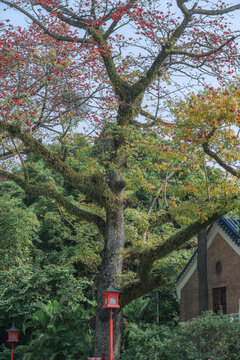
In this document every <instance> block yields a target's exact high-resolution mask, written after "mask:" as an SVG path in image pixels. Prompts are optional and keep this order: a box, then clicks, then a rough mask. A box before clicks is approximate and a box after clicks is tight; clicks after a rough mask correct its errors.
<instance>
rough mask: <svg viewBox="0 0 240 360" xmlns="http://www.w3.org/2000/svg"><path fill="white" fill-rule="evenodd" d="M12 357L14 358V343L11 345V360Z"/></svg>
mask: <svg viewBox="0 0 240 360" xmlns="http://www.w3.org/2000/svg"><path fill="white" fill-rule="evenodd" d="M13 357H14V342H13V343H12V351H11V360H13Z"/></svg>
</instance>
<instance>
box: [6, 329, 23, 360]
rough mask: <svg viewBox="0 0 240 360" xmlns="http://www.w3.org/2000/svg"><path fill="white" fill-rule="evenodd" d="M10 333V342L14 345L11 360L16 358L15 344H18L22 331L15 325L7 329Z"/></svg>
mask: <svg viewBox="0 0 240 360" xmlns="http://www.w3.org/2000/svg"><path fill="white" fill-rule="evenodd" d="M7 332H8V342H10V343H12V350H11V360H13V358H14V343H18V341H19V340H18V334H19V332H20V329H18V328H16V327H15V326H14V324H13V325H12V327H11V328H10V329H7Z"/></svg>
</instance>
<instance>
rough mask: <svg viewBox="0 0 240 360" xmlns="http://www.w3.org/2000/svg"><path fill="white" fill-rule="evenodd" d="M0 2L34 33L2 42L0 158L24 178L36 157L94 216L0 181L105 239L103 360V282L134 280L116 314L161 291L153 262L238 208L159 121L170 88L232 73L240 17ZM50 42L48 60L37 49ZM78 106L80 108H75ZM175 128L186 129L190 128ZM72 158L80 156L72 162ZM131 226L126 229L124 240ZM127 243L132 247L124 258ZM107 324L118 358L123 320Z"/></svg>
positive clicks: (187, 5)
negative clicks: (14, 162) (15, 161)
mask: <svg viewBox="0 0 240 360" xmlns="http://www.w3.org/2000/svg"><path fill="white" fill-rule="evenodd" d="M0 3H2V4H5V5H6V6H8V7H10V8H12V9H15V10H16V11H19V12H21V13H22V14H24V15H25V16H26V17H27V18H28V20H30V21H31V22H32V23H33V24H34V26H33V27H32V28H29V29H25V30H24V31H23V30H21V29H19V32H18V33H17V32H14V31H13V30H12V32H14V33H12V34H11V33H9V34H6V35H8V36H7V39H6V41H5V40H4V41H1V47H2V48H1V53H0V54H1V85H2V89H1V91H2V99H1V120H0V128H1V131H2V146H3V150H4V155H5V157H8V156H11V155H12V154H14V153H16V152H17V153H18V155H19V157H20V159H21V162H22V165H23V168H24V156H23V154H24V153H25V152H28V153H29V152H31V153H34V154H36V155H37V156H39V157H41V158H42V159H43V160H44V161H45V162H46V164H47V165H48V166H49V167H50V168H52V169H53V170H55V171H56V172H57V173H59V174H60V175H61V176H62V177H63V179H64V180H65V181H66V182H67V183H69V184H70V185H71V186H72V187H74V188H75V189H76V190H78V191H79V192H80V193H81V194H83V195H84V196H85V198H86V202H87V203H88V205H89V204H92V206H88V207H87V206H86V202H85V204H82V203H81V202H79V203H73V202H71V201H70V200H69V199H68V198H65V197H64V196H63V195H62V194H61V193H59V192H58V191H57V190H56V189H55V188H54V187H53V186H52V185H51V184H48V183H44V184H41V183H36V182H34V180H33V179H31V178H29V176H28V174H27V171H26V169H25V176H22V177H21V176H16V175H14V174H13V173H12V172H11V171H10V170H9V169H8V164H7V163H6V164H5V168H4V167H2V169H1V170H0V175H1V176H3V177H6V178H9V179H11V180H13V181H15V182H16V183H17V184H18V185H19V186H21V187H22V188H23V189H24V190H25V191H26V192H28V193H34V194H35V195H36V194H39V195H44V196H46V197H51V198H53V199H54V200H55V201H57V202H58V203H59V204H60V205H61V206H63V207H64V208H65V210H66V211H68V212H69V213H70V214H72V215H74V216H75V217H77V218H78V219H79V220H84V221H88V222H91V223H94V224H95V225H96V227H97V228H98V229H99V232H100V233H101V234H102V237H103V251H102V253H101V256H102V261H101V264H100V267H99V274H98V276H97V277H96V287H97V303H98V308H97V316H96V329H95V345H94V355H96V356H101V355H102V354H104V353H105V354H107V353H108V335H107V333H108V324H107V322H106V321H105V320H106V317H105V313H104V311H102V310H101V305H102V294H101V289H103V288H105V287H106V286H108V285H109V282H110V281H115V283H116V284H117V283H118V281H119V278H121V275H122V273H123V270H124V271H126V270H131V272H132V273H134V276H133V277H129V281H128V282H126V283H125V284H123V285H122V286H123V294H122V295H121V299H120V302H121V308H123V307H124V306H125V305H126V304H128V303H129V302H131V301H132V300H133V299H135V298H137V297H140V296H142V295H143V294H146V293H148V292H150V291H152V290H153V289H155V288H156V287H159V286H160V285H161V284H163V283H164V281H165V279H164V276H161V274H159V273H156V272H154V265H155V263H156V262H157V261H158V260H159V259H161V258H163V257H166V256H167V255H168V254H169V253H170V252H172V251H174V250H177V249H179V248H180V247H181V246H182V245H183V244H184V243H185V242H186V241H188V240H189V239H191V237H192V236H193V235H194V234H196V233H198V232H199V231H200V230H201V229H203V228H205V227H206V226H207V225H208V224H210V223H211V222H213V221H215V220H216V219H217V218H219V217H220V216H221V215H222V214H224V213H226V212H228V211H229V210H230V209H231V208H233V207H234V206H235V205H236V202H237V200H236V196H235V194H233V193H232V191H231V190H232V189H233V188H235V187H234V185H235V184H233V183H232V182H231V181H229V180H228V179H225V178H222V177H221V176H220V177H219V180H218V183H217V184H216V183H214V181H215V179H216V177H214V176H213V177H212V178H210V176H208V175H209V174H207V172H206V171H204V170H203V169H204V164H203V157H202V152H201V151H199V150H198V149H197V150H195V149H192V148H191V149H190V150H191V151H192V152H189V151H188V149H187V147H186V146H185V142H184V141H183V140H182V139H180V140H179V138H178V137H176V136H174V121H172V122H171V121H170V120H169V121H164V119H163V117H164V114H165V109H166V104H165V105H164V104H163V102H162V100H166V99H167V98H168V96H169V95H170V94H171V93H173V92H175V93H176V92H177V90H178V88H179V87H178V85H180V88H181V89H182V88H183V87H185V86H187V79H188V80H189V81H191V84H192V86H193V85H194V84H195V85H199V84H201V82H203V81H204V76H205V75H208V76H215V77H218V78H219V80H222V81H223V79H226V78H227V76H231V75H233V71H234V66H235V64H237V61H238V54H237V48H236V45H235V40H236V39H237V37H238V33H236V32H233V31H231V29H230V28H229V25H228V23H227V22H226V19H225V18H224V16H225V15H226V14H229V13H232V12H233V11H235V10H238V9H240V3H239V4H237V5H234V6H227V5H226V4H225V3H224V2H217V4H216V5H211V8H209V4H208V2H207V1H197V2H195V3H194V4H192V2H191V1H187V0H178V1H176V2H175V1H172V2H169V3H166V4H163V2H162V1H161V2H160V1H152V2H147V1H141V2H139V1H134V0H129V1H115V0H114V1H98V0H90V1H86V2H79V3H74V2H73V3H68V2H65V1H60V0H59V1H58V0H56V1H45V0H34V1H23V0H18V1H16V2H15V1H10V0H0ZM32 29H34V31H35V33H34V34H35V36H33V37H32V38H31V34H32V31H33V30H32ZM36 29H37V36H36ZM3 31H4V30H3ZM9 37H10V38H11V40H9ZM47 39H48V40H47ZM23 40H24V41H23ZM38 40H39V42H38ZM9 41H11V46H10V43H9ZM47 41H48V42H49V43H48V44H49V45H47V48H48V50H43V48H44V46H45V44H46V43H47ZM28 44H30V45H28ZM15 45H16V46H15ZM26 45H27V46H26ZM34 47H35V48H36V49H37V50H34ZM12 48H13V49H12ZM53 49H54V50H53ZM49 72H50V73H49ZM180 75H181V76H182V77H183V78H184V82H183V83H181V84H179V80H178V79H179V78H178V76H180ZM19 84H21V85H19ZM10 85H11V87H10ZM181 89H180V90H181ZM65 90H66V91H65ZM83 104H85V106H87V107H86V108H85V110H84V111H82V110H79V109H81V106H80V105H83ZM163 106H164V107H163ZM22 109H24V111H22ZM79 119H84V120H87V121H88V123H89V124H90V125H92V126H93V128H92V131H93V137H92V138H90V139H89V141H90V146H92V143H91V142H93V141H95V140H96V144H95V147H94V148H93V151H92V152H90V157H89V166H87V167H85V168H84V169H83V167H81V166H80V165H81V152H80V151H78V150H79V149H77V150H76V146H77V145H76V144H77V141H76V140H77V136H76V134H75V135H74V126H75V131H76V132H77V131H79V129H77V125H78V122H79ZM58 125H61V128H60V127H59V126H58ZM184 126H185V127H186V131H187V129H188V124H185V125H184ZM59 128H60V129H61V131H60V130H59ZM44 129H45V130H48V132H46V131H44ZM152 129H154V131H153V130H152ZM50 131H51V132H55V134H56V136H55V137H54V138H52V137H51V136H50V135H49V132H50ZM99 134H100V136H101V137H100V139H99ZM43 135H46V136H48V137H47V140H46V141H44V140H42V136H43ZM206 136H207V137H209V136H210V133H206ZM96 138H97V139H96ZM52 140H55V141H59V142H60V144H61V147H60V149H61V151H60V153H58V151H57V148H56V149H55V150H51V149H50V148H49V146H48V145H49V143H50V141H52ZM181 140H182V141H181ZM74 145H75V146H74ZM69 148H70V149H74V151H75V153H77V155H78V156H77V161H73V159H72V158H71V153H69V151H68V149H69ZM152 160H154V161H152ZM79 169H81V172H80V171H79ZM185 172H189V177H188V176H187V177H186V176H184V174H185ZM209 184H210V185H211V186H210V185H209ZM215 185H217V186H215ZM136 188H137V189H144V191H148V192H149V194H150V195H151V196H152V199H151V201H150V202H149V203H147V204H144V207H143V208H142V211H139V210H138V211H137V210H136V209H134V201H131V200H132V198H131V192H133V191H134V189H136ZM223 189H224V191H223ZM209 192H214V196H209ZM156 203H158V204H159V203H161V206H160V207H157V206H156ZM146 205H147V206H146ZM131 207H133V209H132V211H131ZM158 209H160V211H155V210H158ZM125 218H126V221H125ZM126 222H128V224H125V223H126ZM129 222H130V223H131V225H132V228H131V229H134V231H129V232H128V233H126V231H125V230H127V229H128V230H129V227H128V226H127V225H129ZM176 223H177V228H175V227H174V224H176ZM169 224H170V225H169ZM171 224H173V225H171ZM125 225H126V227H125ZM169 228H170V229H171V231H169ZM156 234H157V235H156ZM126 236H127V237H129V238H130V240H131V243H132V245H131V246H130V247H129V248H128V249H127V250H126V251H123V250H124V243H125V240H126ZM135 240H136V241H135ZM115 325H116V329H115V345H114V353H115V355H116V354H117V353H118V352H119V344H120V334H121V331H120V327H121V312H119V313H118V316H117V317H116V321H115Z"/></svg>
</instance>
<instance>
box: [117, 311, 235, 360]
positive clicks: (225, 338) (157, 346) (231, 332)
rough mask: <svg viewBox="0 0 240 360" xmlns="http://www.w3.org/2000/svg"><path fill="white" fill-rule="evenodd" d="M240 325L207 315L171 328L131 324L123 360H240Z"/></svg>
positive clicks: (209, 313)
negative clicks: (209, 359)
mask: <svg viewBox="0 0 240 360" xmlns="http://www.w3.org/2000/svg"><path fill="white" fill-rule="evenodd" d="M239 334H240V323H239V322H235V321H231V318H230V317H229V316H228V315H223V314H219V315H216V314H213V313H212V312H207V313H205V314H204V315H203V316H200V317H198V318H196V319H194V320H192V321H191V322H186V323H181V324H180V325H178V326H176V327H175V328H173V329H171V328H170V327H167V326H157V325H149V324H148V325H141V326H137V325H136V324H131V325H130V326H129V328H127V330H126V331H125V334H124V337H123V339H124V341H123V346H124V347H125V348H124V350H123V352H122V355H121V360H132V359H138V360H145V359H148V358H149V359H151V360H159V359H161V360H206V359H208V358H209V357H210V356H212V357H213V359H214V360H238V359H239V358H240V337H239Z"/></svg>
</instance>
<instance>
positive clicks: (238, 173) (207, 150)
mask: <svg viewBox="0 0 240 360" xmlns="http://www.w3.org/2000/svg"><path fill="white" fill-rule="evenodd" d="M203 150H204V151H205V153H206V154H207V155H209V156H210V157H211V158H212V159H214V160H215V161H216V162H217V163H218V164H219V165H220V166H221V167H222V168H223V169H225V170H226V171H228V172H229V173H230V174H232V175H233V176H236V177H237V178H240V171H239V170H236V169H234V168H233V167H232V166H231V165H228V164H226V163H225V161H223V160H222V159H221V158H220V157H219V156H218V155H217V154H216V153H215V152H214V151H212V150H211V149H210V147H209V144H208V143H207V142H206V143H204V144H203Z"/></svg>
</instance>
